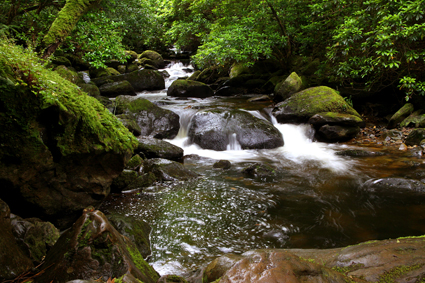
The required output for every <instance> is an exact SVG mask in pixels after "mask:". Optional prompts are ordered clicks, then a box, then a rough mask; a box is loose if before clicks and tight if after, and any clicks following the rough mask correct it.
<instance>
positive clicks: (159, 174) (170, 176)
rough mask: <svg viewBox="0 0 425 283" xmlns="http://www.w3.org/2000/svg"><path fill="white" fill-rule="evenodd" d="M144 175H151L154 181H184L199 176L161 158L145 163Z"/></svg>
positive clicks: (178, 164)
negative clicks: (154, 178) (153, 176)
mask: <svg viewBox="0 0 425 283" xmlns="http://www.w3.org/2000/svg"><path fill="white" fill-rule="evenodd" d="M143 172H144V173H148V172H149V173H153V174H154V175H155V177H156V180H157V181H159V182H164V181H186V180H189V179H193V178H196V177H198V176H199V175H198V174H196V173H194V172H192V171H190V170H188V169H186V168H185V167H184V165H183V164H181V163H178V162H175V161H171V160H168V159H162V158H153V159H148V160H146V161H145V163H144V166H143Z"/></svg>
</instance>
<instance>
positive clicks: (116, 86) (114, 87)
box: [99, 81, 136, 97]
mask: <svg viewBox="0 0 425 283" xmlns="http://www.w3.org/2000/svg"><path fill="white" fill-rule="evenodd" d="M99 91H100V94H101V95H103V96H106V97H117V96H119V95H133V96H134V95H136V92H135V91H134V88H133V86H132V85H131V84H130V83H129V82H128V81H119V82H113V83H107V84H103V85H101V86H100V87H99Z"/></svg>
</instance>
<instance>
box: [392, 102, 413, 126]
mask: <svg viewBox="0 0 425 283" xmlns="http://www.w3.org/2000/svg"><path fill="white" fill-rule="evenodd" d="M413 110H414V106H413V104H412V103H406V104H404V105H403V107H401V108H400V109H399V110H398V111H397V112H396V113H394V115H393V116H391V118H390V120H389V121H388V125H387V128H388V129H394V128H395V127H396V126H397V124H398V123H401V122H402V121H403V120H404V119H406V118H407V117H408V116H409V115H410V114H412V112H413Z"/></svg>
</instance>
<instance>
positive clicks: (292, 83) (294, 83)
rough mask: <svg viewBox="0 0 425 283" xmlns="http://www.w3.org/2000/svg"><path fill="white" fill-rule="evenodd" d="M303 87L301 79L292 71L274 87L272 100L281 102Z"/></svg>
mask: <svg viewBox="0 0 425 283" xmlns="http://www.w3.org/2000/svg"><path fill="white" fill-rule="evenodd" d="M302 88H303V80H302V79H301V78H300V77H299V76H298V75H297V73H295V72H292V73H291V74H290V75H289V76H288V77H287V78H286V79H285V80H282V81H280V82H278V83H277V84H276V86H275V88H274V95H273V100H274V101H275V102H281V101H284V100H285V99H287V98H289V97H290V96H291V95H292V94H294V93H297V92H299V91H301V90H302Z"/></svg>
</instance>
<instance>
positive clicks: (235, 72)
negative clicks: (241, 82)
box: [229, 63, 251, 78]
mask: <svg viewBox="0 0 425 283" xmlns="http://www.w3.org/2000/svg"><path fill="white" fill-rule="evenodd" d="M250 73H251V70H250V69H249V67H247V66H244V65H243V64H242V63H236V64H233V66H232V67H231V68H230V73H229V77H230V78H235V77H237V76H239V75H242V74H250Z"/></svg>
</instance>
